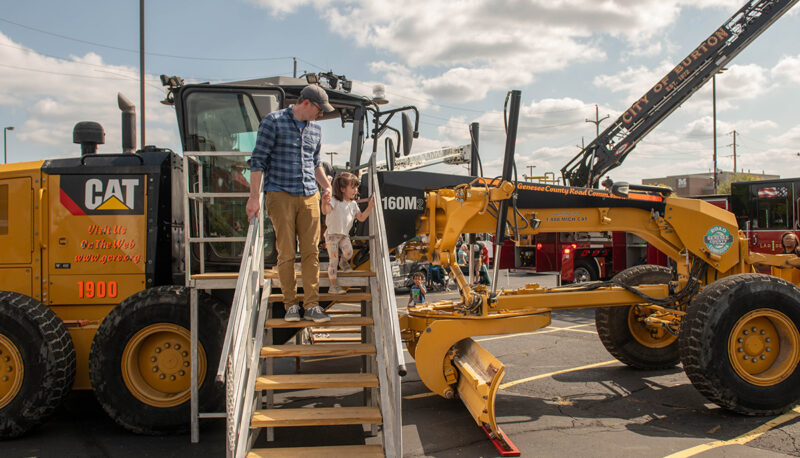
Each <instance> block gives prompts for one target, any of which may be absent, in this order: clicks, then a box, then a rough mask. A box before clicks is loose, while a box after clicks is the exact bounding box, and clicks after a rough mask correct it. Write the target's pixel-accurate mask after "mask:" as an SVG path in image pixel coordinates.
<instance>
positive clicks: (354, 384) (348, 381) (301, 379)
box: [255, 373, 378, 391]
mask: <svg viewBox="0 0 800 458" xmlns="http://www.w3.org/2000/svg"><path fill="white" fill-rule="evenodd" d="M376 386H378V377H376V376H375V374H362V373H355V374H282V375H262V376H260V377H258V378H257V379H256V388H255V389H256V391H258V390H308V389H313V388H372V387H376Z"/></svg>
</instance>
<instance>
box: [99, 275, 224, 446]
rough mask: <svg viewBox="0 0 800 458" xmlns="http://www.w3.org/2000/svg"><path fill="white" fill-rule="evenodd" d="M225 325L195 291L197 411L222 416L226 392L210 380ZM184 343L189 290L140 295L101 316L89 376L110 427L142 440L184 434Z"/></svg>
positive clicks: (217, 307) (216, 307)
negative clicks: (112, 424) (114, 424)
mask: <svg viewBox="0 0 800 458" xmlns="http://www.w3.org/2000/svg"><path fill="white" fill-rule="evenodd" d="M226 321H227V319H226V311H225V307H224V306H223V305H222V303H221V302H220V301H218V300H217V299H216V298H214V297H212V296H209V295H207V294H204V293H202V292H201V293H199V294H198V328H199V330H198V361H199V370H200V372H199V374H198V377H199V379H198V380H199V383H200V390H199V399H200V411H206V412H207V411H219V410H221V408H222V405H223V401H224V390H223V389H222V384H220V383H217V382H216V381H215V379H214V378H215V375H216V372H217V365H218V363H219V358H220V353H221V351H222V343H223V340H224V337H225V327H226ZM189 337H190V334H189V291H188V289H186V288H183V287H179V286H159V287H156V288H151V289H147V290H144V291H141V292H139V293H137V294H134V295H133V296H131V297H129V298H127V299H125V300H124V301H122V303H120V304H119V305H118V306H117V307H115V308H114V309H113V310H112V311H111V313H109V314H108V316H106V318H105V319H104V320H103V322H102V323H101V324H100V327H99V329H98V330H97V334H96V335H95V337H94V341H93V342H92V351H91V354H90V356H89V376H90V378H91V381H92V387H93V388H94V394H95V396H96V397H97V400H98V401H99V402H100V405H102V406H103V409H105V411H106V413H108V415H109V416H110V417H111V418H113V419H114V421H116V422H117V423H118V424H119V425H121V426H123V427H124V428H125V429H128V430H130V431H133V432H135V433H139V434H171V433H179V432H184V431H187V430H188V428H189V424H190V421H189V420H190V377H191V372H190V367H191V366H190V364H189V362H190V356H191V355H190V346H189ZM176 344H177V345H176ZM162 376H163V377H162Z"/></svg>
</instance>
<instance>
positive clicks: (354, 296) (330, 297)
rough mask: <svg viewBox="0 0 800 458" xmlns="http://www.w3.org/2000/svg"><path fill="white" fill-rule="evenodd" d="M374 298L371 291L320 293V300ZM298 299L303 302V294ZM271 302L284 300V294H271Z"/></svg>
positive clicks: (352, 300)
mask: <svg viewBox="0 0 800 458" xmlns="http://www.w3.org/2000/svg"><path fill="white" fill-rule="evenodd" d="M371 298H372V295H371V294H370V293H363V292H358V293H344V294H328V293H319V300H320V301H336V302H361V301H368V300H370V299H371ZM297 300H298V301H300V302H302V301H303V295H302V294H298V295H297ZM269 301H270V302H283V294H270V295H269Z"/></svg>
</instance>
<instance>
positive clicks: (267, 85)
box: [162, 77, 377, 271]
mask: <svg viewBox="0 0 800 458" xmlns="http://www.w3.org/2000/svg"><path fill="white" fill-rule="evenodd" d="M173 78H175V77H173ZM168 80H169V78H162V81H168ZM173 83H174V82H173ZM307 84H308V82H307V81H306V80H303V79H298V78H286V77H275V78H261V79H256V80H248V81H239V82H234V83H227V84H219V85H209V84H192V85H182V84H173V86H174V87H173V86H170V92H169V94H168V97H167V100H166V101H165V102H167V103H174V105H175V108H176V115H177V117H178V127H179V130H180V136H181V142H182V146H183V150H184V151H185V152H187V153H189V152H195V151H196V152H220V153H223V152H224V153H225V154H224V155H223V154H220V155H218V156H215V155H212V156H204V157H201V156H198V158H199V159H198V160H199V161H202V162H203V165H202V167H198V168H196V169H195V168H189V169H188V170H185V171H184V172H185V173H186V174H187V178H188V181H187V182H188V184H189V188H190V191H202V192H207V193H239V194H241V195H240V196H238V197H222V196H219V195H217V196H214V197H208V198H207V199H205V200H204V201H203V202H202V204H201V203H200V202H199V201H193V203H192V205H190V208H189V218H190V221H191V225H192V231H193V233H194V234H195V235H197V236H201V237H244V236H245V235H246V233H247V227H248V221H247V216H246V212H245V205H246V202H247V196H246V195H245V194H246V193H248V192H249V186H250V185H249V182H250V167H249V164H248V160H249V159H250V155H251V154H252V152H253V149H254V147H255V144H256V136H257V133H258V126H259V124H260V122H261V120H262V119H263V118H264V117H265V116H266V115H267V114H269V113H271V112H273V111H276V110H280V109H283V108H286V107H288V106H290V105H292V104H294V103H296V101H297V98H298V97H299V95H300V92H301V91H302V89H303V88H304V87H305V86H306V85H307ZM332 85H333V86H332ZM321 86H322V87H323V88H324V89H325V90H326V92H327V93H328V97H329V100H330V103H331V105H333V107H334V108H335V110H334V111H333V112H331V113H328V114H326V115H325V116H324V117H323V118H322V119H321V120H318V122H320V123H321V124H322V126H323V129H324V132H323V140H324V141H328V142H331V143H333V142H336V141H337V139H336V137H337V136H338V137H340V138H345V139H349V140H350V144H351V147H350V154H349V161H347V159H346V157H343V156H344V152H343V151H340V152H337V154H338V155H339V156H338V158H337V159H338V160H339V161H341V163H344V162H345V161H346V162H347V163H348V168H349V169H351V170H352V169H355V168H357V167H358V166H357V164H360V161H361V155H362V154H361V153H362V151H363V144H364V137H365V125H366V116H367V114H368V112H369V110H373V111H374V110H376V107H377V105H375V104H374V103H373V102H372V101H371V99H370V98H368V97H363V96H360V95H356V94H351V93H350V92H348V91H349V84H348V85H346V86H345V85H344V84H343V83H341V81H337V82H332V81H331V80H328V82H327V84H325V83H323V84H321ZM373 107H374V108H373ZM337 128H339V129H345V128H350V130H351V132H344V133H343V134H342V133H337V132H335V131H334V129H337ZM230 153H233V154H230ZM237 153H238V154H237ZM325 153H326V151H325V150H323V151H322V160H323V161H324V160H325V159H326V156H325ZM350 164H352V165H350ZM196 170H201V171H202V172H199V173H197V172H196ZM201 206H202V209H201ZM201 220H202V224H201ZM265 229H266V231H265V259H266V261H267V264H271V263H274V262H275V261H276V256H277V253H276V251H275V249H274V233H272V232H271V230H272V229H271V225H270V224H266V226H265ZM200 232H203V233H202V234H200ZM243 247H244V245H243V243H242V242H228V241H221V242H205V243H204V246H203V251H204V253H203V255H202V259H203V262H202V264H203V268H204V269H205V270H208V271H230V270H236V269H237V268H238V266H239V262H240V260H241V255H242V251H243ZM198 251H199V245H198V244H193V246H192V253H193V260H194V262H197V263H198V264H199V263H200V257H201V256H200V254H199V252H198Z"/></svg>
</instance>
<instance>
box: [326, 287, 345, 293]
mask: <svg viewBox="0 0 800 458" xmlns="http://www.w3.org/2000/svg"><path fill="white" fill-rule="evenodd" d="M346 292H347V291H345V290H344V288H342V287H341V286H339V285H331V287H330V288H328V294H344V293H346Z"/></svg>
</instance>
